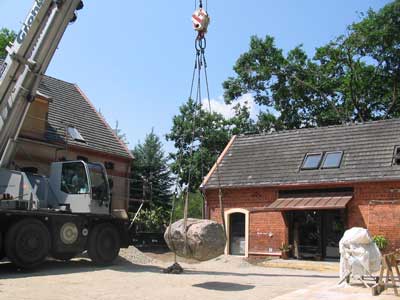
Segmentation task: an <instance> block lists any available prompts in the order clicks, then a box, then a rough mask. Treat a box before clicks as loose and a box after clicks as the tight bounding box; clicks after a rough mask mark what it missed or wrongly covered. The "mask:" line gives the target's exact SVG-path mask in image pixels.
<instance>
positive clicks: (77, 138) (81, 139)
mask: <svg viewBox="0 0 400 300" xmlns="http://www.w3.org/2000/svg"><path fill="white" fill-rule="evenodd" d="M70 130H71V131H73V132H74V134H71V132H70ZM67 135H68V136H69V138H70V139H71V140H72V141H75V142H79V143H84V144H87V142H86V140H85V138H84V137H83V136H82V134H81V133H80V131H79V130H78V128H76V127H75V126H67ZM74 135H75V137H74Z"/></svg>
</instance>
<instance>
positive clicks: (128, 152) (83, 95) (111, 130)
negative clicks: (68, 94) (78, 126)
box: [74, 84, 133, 158]
mask: <svg viewBox="0 0 400 300" xmlns="http://www.w3.org/2000/svg"><path fill="white" fill-rule="evenodd" d="M74 86H75V88H76V89H77V90H78V92H79V94H80V95H81V96H82V97H83V98H84V99H85V101H86V102H87V103H88V104H89V105H90V108H91V109H92V110H93V111H94V112H95V113H96V114H97V116H98V117H99V118H100V120H101V121H102V122H103V124H104V125H105V126H106V127H107V128H108V129H109V130H110V132H111V133H112V135H113V136H114V137H115V138H116V140H117V141H118V143H119V144H120V145H121V147H122V148H123V149H124V150H125V151H126V153H127V154H128V156H129V157H131V158H133V155H132V153H131V151H129V149H128V147H127V146H126V145H125V143H123V142H122V141H121V139H120V138H119V137H118V136H117V135H116V134H115V132H114V130H113V129H112V128H111V126H110V125H109V124H108V123H107V121H106V120H105V118H104V116H103V115H101V114H100V113H99V112H98V111H97V109H96V108H95V107H94V106H93V104H92V102H91V101H90V100H89V98H88V97H87V96H86V94H85V93H84V92H83V91H82V90H81V89H80V87H79V86H78V85H77V84H74Z"/></svg>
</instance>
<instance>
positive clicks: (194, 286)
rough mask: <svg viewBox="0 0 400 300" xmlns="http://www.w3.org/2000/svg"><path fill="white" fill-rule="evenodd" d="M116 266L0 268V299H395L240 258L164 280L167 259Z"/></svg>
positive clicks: (81, 263) (137, 257)
mask: <svg viewBox="0 0 400 300" xmlns="http://www.w3.org/2000/svg"><path fill="white" fill-rule="evenodd" d="M121 256H122V257H120V258H119V259H118V260H117V262H116V264H115V265H114V266H112V267H108V268H96V267H94V266H93V265H92V264H91V262H90V261H89V260H88V259H87V258H84V257H83V258H76V259H74V260H72V261H70V262H59V261H51V260H49V261H47V262H46V263H45V264H44V265H43V266H42V267H40V268H39V269H37V270H36V271H34V272H32V271H31V272H26V271H20V270H16V269H15V268H14V267H13V266H12V265H11V264H10V263H8V262H2V263H0V299H7V300H39V299H40V300H54V299H57V300H59V299H60V300H80V299H85V300H86V299H88V300H92V299H93V300H128V299H129V300H132V299H143V300H144V299H149V300H150V299H151V300H153V299H163V300H170V299H171V300H178V299H190V300H196V299H201V300H212V299H241V300H243V299H246V300H251V299H276V300H278V299H279V300H292V299H296V300H299V299H335V300H342V299H343V300H344V299H351V300H356V299H363V300H364V299H382V300H383V299H397V298H394V296H393V297H391V296H380V297H378V298H376V297H372V296H370V292H369V291H368V290H367V289H365V288H362V287H360V286H358V287H351V288H338V287H336V283H337V281H338V277H337V273H336V272H332V271H323V272H321V271H302V270H292V269H279V268H268V267H260V266H254V265H252V264H249V263H248V262H247V261H245V260H244V259H242V258H239V257H225V256H222V257H219V258H217V259H215V260H212V261H209V262H203V263H195V262H193V261H185V262H182V263H181V265H182V266H183V267H184V269H185V272H184V274H180V275H172V274H164V273H163V269H164V268H165V267H166V266H169V265H170V264H171V263H172V262H173V254H171V253H147V254H146V255H144V254H142V253H141V252H139V251H137V250H136V249H134V248H130V249H127V250H124V251H122V253H121Z"/></svg>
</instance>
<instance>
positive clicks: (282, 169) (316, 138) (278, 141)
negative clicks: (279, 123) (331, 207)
mask: <svg viewBox="0 0 400 300" xmlns="http://www.w3.org/2000/svg"><path fill="white" fill-rule="evenodd" d="M397 145H400V119H393V120H383V121H374V122H367V123H363V124H352V125H342V126H330V127H320V128H310V129H299V130H289V131H283V132H278V133H271V134H260V135H247V136H246V135H244V136H237V137H236V139H235V140H234V141H233V143H232V145H231V146H230V147H229V149H228V150H227V151H226V153H225V155H224V156H223V158H222V160H221V163H220V165H219V168H218V169H219V176H220V182H221V186H223V187H250V186H278V185H292V184H297V185H302V184H319V183H338V182H353V181H375V180H391V179H396V180H400V166H399V165H392V162H393V154H394V149H395V146H397ZM329 151H343V160H342V163H341V166H340V168H336V169H317V170H300V167H301V164H302V162H303V160H304V157H305V155H306V153H313V152H314V153H315V152H329ZM204 187H205V188H215V187H218V180H217V173H216V172H215V170H214V172H212V174H211V175H210V177H209V179H208V180H207V181H206V182H205V184H204Z"/></svg>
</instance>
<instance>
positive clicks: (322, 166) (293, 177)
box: [202, 119, 400, 259]
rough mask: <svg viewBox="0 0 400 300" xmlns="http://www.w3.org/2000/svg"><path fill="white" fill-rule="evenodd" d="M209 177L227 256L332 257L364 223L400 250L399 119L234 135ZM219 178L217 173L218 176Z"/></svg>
mask: <svg viewBox="0 0 400 300" xmlns="http://www.w3.org/2000/svg"><path fill="white" fill-rule="evenodd" d="M217 163H218V166H219V167H218V169H217V168H216V167H215V166H214V167H213V169H212V170H211V171H210V173H209V174H208V175H207V177H206V178H205V180H204V182H203V185H202V188H203V190H204V192H205V195H206V201H205V212H206V215H207V217H208V218H210V219H214V220H218V221H221V212H220V209H219V204H218V190H219V187H221V190H222V194H223V202H224V210H225V212H224V216H225V222H226V224H227V231H228V243H227V249H226V253H228V254H238V255H245V256H279V255H281V251H280V250H279V248H280V247H281V245H282V243H285V244H290V245H292V246H293V248H292V251H291V252H292V253H291V254H292V255H293V256H294V257H297V258H316V259H335V258H338V257H339V251H338V242H339V240H340V238H341V237H342V235H343V232H344V230H346V229H348V228H351V227H354V226H360V227H365V228H368V229H369V230H370V232H371V234H372V235H378V234H379V235H383V236H385V237H386V238H387V239H388V241H389V247H390V248H391V249H393V248H399V247H400V119H394V120H385V121H377V122H368V123H364V124H352V125H343V126H332V127H323V128H313V129H299V130H290V131H283V132H278V133H271V134H261V135H247V136H246V135H244V136H236V137H233V138H232V140H231V141H230V142H229V144H228V145H227V147H226V149H225V150H224V152H223V153H222V155H221V156H220V158H219V159H218V162H217ZM218 177H219V178H218Z"/></svg>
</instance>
